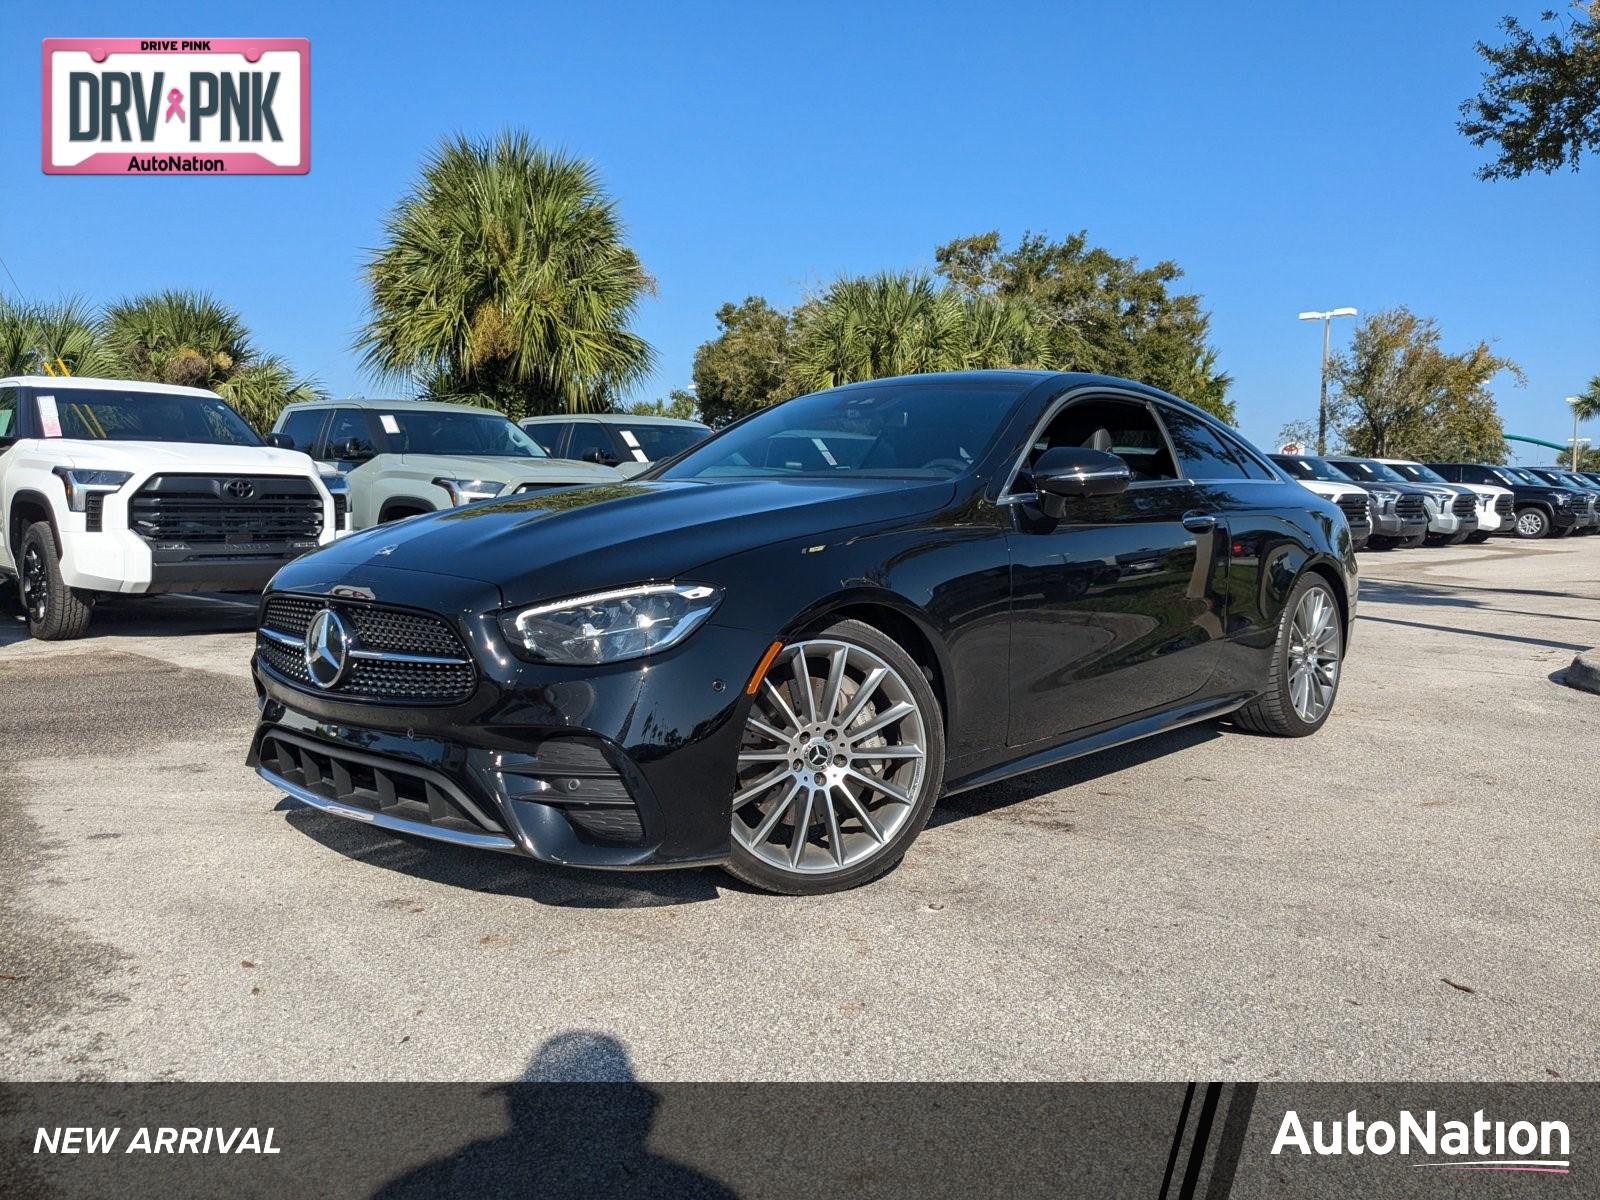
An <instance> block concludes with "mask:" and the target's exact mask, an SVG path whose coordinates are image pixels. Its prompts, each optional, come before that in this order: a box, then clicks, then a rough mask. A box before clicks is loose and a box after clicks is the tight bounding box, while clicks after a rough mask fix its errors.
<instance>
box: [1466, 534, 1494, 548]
mask: <svg viewBox="0 0 1600 1200" xmlns="http://www.w3.org/2000/svg"><path fill="white" fill-rule="evenodd" d="M1488 540H1489V535H1488V534H1487V533H1481V532H1480V533H1469V534H1468V535H1467V541H1469V542H1471V543H1472V544H1473V545H1474V546H1481V545H1483V543H1484V542H1487V541H1488Z"/></svg>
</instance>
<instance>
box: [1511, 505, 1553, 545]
mask: <svg viewBox="0 0 1600 1200" xmlns="http://www.w3.org/2000/svg"><path fill="white" fill-rule="evenodd" d="M1516 530H1517V536H1518V537H1519V538H1522V539H1523V540H1524V541H1531V540H1533V539H1534V538H1542V537H1544V536H1545V535H1546V534H1548V533H1549V532H1550V518H1549V517H1547V516H1545V513H1544V509H1542V508H1519V509H1518V510H1517V524H1516Z"/></svg>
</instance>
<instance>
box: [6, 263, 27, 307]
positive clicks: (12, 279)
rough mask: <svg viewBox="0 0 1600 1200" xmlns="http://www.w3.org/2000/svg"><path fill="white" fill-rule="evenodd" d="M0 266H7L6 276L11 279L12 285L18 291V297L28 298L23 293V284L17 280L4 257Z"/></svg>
mask: <svg viewBox="0 0 1600 1200" xmlns="http://www.w3.org/2000/svg"><path fill="white" fill-rule="evenodd" d="M0 267H5V272H6V278H7V279H9V280H11V286H12V288H13V289H15V291H16V293H17V299H18V300H26V299H27V297H26V296H24V295H23V294H22V285H21V284H20V283H18V282H17V277H16V276H15V275H13V274H12V273H11V268H10V267H7V266H6V260H5V259H3V258H0Z"/></svg>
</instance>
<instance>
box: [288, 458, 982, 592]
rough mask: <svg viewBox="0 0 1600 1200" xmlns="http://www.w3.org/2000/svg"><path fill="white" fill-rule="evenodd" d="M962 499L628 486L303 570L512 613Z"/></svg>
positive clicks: (767, 483) (912, 487)
mask: <svg viewBox="0 0 1600 1200" xmlns="http://www.w3.org/2000/svg"><path fill="white" fill-rule="evenodd" d="M954 492H955V486H954V484H952V483H950V482H947V481H939V482H927V483H923V482H911V483H908V482H906V481H905V480H892V479H871V478H859V479H853V480H849V481H844V480H832V479H829V480H797V479H785V480H718V481H710V482H701V481H689V480H684V481H640V480H630V481H618V482H615V483H611V484H605V485H601V486H596V487H586V488H571V489H567V490H563V491H558V492H548V493H539V494H536V495H531V496H516V497H509V498H506V499H502V500H488V501H485V502H483V503H481V504H473V505H468V506H467V507H465V508H455V509H450V510H448V511H445V512H438V513H430V514H428V515H425V516H420V517H412V518H411V519H409V520H406V521H401V522H398V523H396V524H393V525H382V526H379V527H378V528H376V529H370V530H367V531H366V532H364V533H359V534H356V535H355V536H353V537H347V538H344V539H341V540H340V541H338V542H335V543H334V544H332V545H330V546H328V547H326V548H325V549H323V550H320V551H317V552H316V553H314V554H313V555H311V556H310V558H309V559H306V560H302V561H311V560H315V561H317V562H318V563H327V562H342V563H347V564H350V565H352V566H354V565H356V564H364V563H373V564H375V565H381V566H385V567H390V568H394V569H398V570H409V571H425V572H432V573H436V574H448V575H458V576H461V577H463V578H469V579H478V580H486V581H490V582H493V583H495V584H497V585H499V587H500V589H501V591H502V592H503V593H504V595H505V598H506V602H507V603H508V604H522V603H528V602H532V601H538V600H547V599H553V598H558V597H561V596H570V595H577V594H579V593H583V592H588V591H594V590H596V589H603V588H609V587H617V586H620V585H624V584H629V583H636V582H641V581H645V580H651V579H667V578H671V577H673V576H676V575H680V574H682V573H684V572H689V571H692V570H694V569H695V568H696V567H698V566H700V565H702V564H705V563H710V562H714V561H716V560H718V559H721V558H725V557H727V556H728V555H730V554H737V553H739V552H740V551H743V550H748V549H753V548H756V547H759V546H765V545H771V544H774V543H778V542H784V541H788V540H790V539H793V538H799V537H809V536H813V535H818V534H824V533H831V532H834V531H836V530H839V529H845V528H849V527H851V526H858V525H869V524H877V523H880V522H883V521H892V520H896V519H904V518H908V517H913V516H916V515H919V514H922V513H927V512H932V511H934V510H936V509H939V508H941V507H943V506H945V505H946V504H948V503H949V502H950V499H951V497H952V496H953V495H954ZM711 582H715V581H711Z"/></svg>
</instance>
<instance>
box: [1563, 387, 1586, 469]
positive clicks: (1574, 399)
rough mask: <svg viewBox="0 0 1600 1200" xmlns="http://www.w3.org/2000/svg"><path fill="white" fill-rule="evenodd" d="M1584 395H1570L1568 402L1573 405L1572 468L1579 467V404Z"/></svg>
mask: <svg viewBox="0 0 1600 1200" xmlns="http://www.w3.org/2000/svg"><path fill="white" fill-rule="evenodd" d="M1582 400H1583V397H1582V396H1568V397H1567V403H1568V404H1570V405H1571V406H1572V469H1573V470H1574V471H1576V470H1577V469H1578V405H1579V404H1580V403H1581V402H1582Z"/></svg>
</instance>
